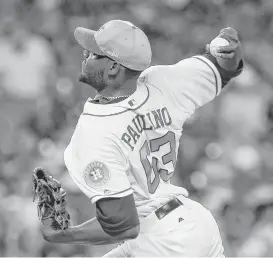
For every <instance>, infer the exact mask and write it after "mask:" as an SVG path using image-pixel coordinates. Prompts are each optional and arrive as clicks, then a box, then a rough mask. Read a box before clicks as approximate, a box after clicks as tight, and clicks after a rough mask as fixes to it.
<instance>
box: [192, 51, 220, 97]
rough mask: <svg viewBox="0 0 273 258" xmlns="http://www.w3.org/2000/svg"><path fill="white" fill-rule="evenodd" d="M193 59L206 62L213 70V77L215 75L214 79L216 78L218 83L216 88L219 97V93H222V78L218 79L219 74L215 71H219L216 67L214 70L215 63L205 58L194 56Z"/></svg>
mask: <svg viewBox="0 0 273 258" xmlns="http://www.w3.org/2000/svg"><path fill="white" fill-rule="evenodd" d="M193 58H196V59H198V60H200V61H202V62H204V63H205V64H207V66H208V67H209V68H210V69H211V70H212V72H213V75H214V78H215V82H216V85H215V86H216V96H218V95H219V93H220V91H221V87H220V85H221V77H218V76H217V74H216V71H215V69H216V70H217V68H216V67H215V69H214V65H213V63H212V62H211V61H210V60H208V59H207V58H205V57H201V56H193ZM218 73H219V72H218ZM218 78H219V79H218ZM219 82H220V83H219Z"/></svg>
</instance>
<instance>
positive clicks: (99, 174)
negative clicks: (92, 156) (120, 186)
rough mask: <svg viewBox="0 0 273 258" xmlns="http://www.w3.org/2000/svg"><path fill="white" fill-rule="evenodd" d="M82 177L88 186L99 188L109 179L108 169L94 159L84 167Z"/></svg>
mask: <svg viewBox="0 0 273 258" xmlns="http://www.w3.org/2000/svg"><path fill="white" fill-rule="evenodd" d="M83 177H84V180H85V182H86V184H88V185H89V186H90V187H93V188H100V187H102V186H103V185H104V184H106V183H107V182H108V181H109V179H110V171H109V169H108V168H107V166H106V165H105V164H103V163H102V162H99V161H94V162H92V163H90V164H89V165H88V166H87V167H86V169H85V170H84V172H83Z"/></svg>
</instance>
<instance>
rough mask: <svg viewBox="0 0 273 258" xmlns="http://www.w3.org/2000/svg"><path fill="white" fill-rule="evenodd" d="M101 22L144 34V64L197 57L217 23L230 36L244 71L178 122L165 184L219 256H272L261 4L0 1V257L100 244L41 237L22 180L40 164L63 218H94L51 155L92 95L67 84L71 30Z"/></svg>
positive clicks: (272, 151) (267, 33) (93, 250)
mask: <svg viewBox="0 0 273 258" xmlns="http://www.w3.org/2000/svg"><path fill="white" fill-rule="evenodd" d="M111 19H124V20H129V21H131V22H133V23H135V24H136V25H137V26H139V27H141V28H142V29H143V30H144V31H145V32H146V33H147V35H148V36H149V38H150V41H151V45H152V50H153V64H172V63H175V62H178V61H179V60H180V59H182V58H185V57H188V56H191V55H193V54H196V53H202V52H203V51H204V47H205V45H206V44H207V43H209V42H210V41H211V40H212V39H213V38H214V37H216V36H217V35H218V33H219V31H220V30H221V29H222V28H224V27H227V26H231V27H234V28H235V29H236V30H237V31H238V32H239V35H240V39H241V42H242V44H243V49H244V53H245V61H246V62H245V69H244V72H243V73H242V75H241V76H239V77H238V78H236V79H235V80H233V81H232V82H231V83H230V84H229V85H228V86H227V87H226V88H225V89H224V90H223V92H222V93H221V95H220V96H219V97H218V98H217V99H215V100H214V101H213V102H212V103H209V104H207V105H206V106H205V107H203V108H201V109H200V110H198V111H197V112H196V114H195V115H194V116H193V117H192V118H191V119H190V120H189V121H188V122H187V124H186V125H185V127H184V134H183V136H182V140H181V144H180V149H179V157H178V163H177V169H176V174H175V176H174V178H173V183H174V184H176V185H182V186H184V187H186V188H187V189H188V190H189V191H190V194H191V198H193V199H195V200H198V201H200V202H201V203H203V204H204V205H205V206H206V207H208V208H209V209H211V211H212V212H213V214H214V215H215V217H216V219H217V221H218V223H219V226H220V229H221V234H222V237H223V241H224V246H225V250H226V255H227V256H256V257H258V256H273V72H272V67H273V34H272V33H273V1H271V0H252V1H251V0H245V1H244V0H236V1H235V0H226V1H225V0H1V1H0V200H1V202H0V256H32V257H35V256H36V257H37V256H55V257H60V256H99V255H102V254H103V253H105V252H106V251H107V250H110V249H111V247H112V246H98V247H96V246H80V245H55V244H49V243H47V242H46V241H44V240H43V238H42V236H41V234H40V231H39V222H38V219H37V212H36V204H35V203H33V202H32V182H31V176H32V170H33V168H34V167H36V166H43V167H45V168H47V169H48V171H50V173H51V174H52V175H54V176H55V177H56V178H57V179H59V180H60V181H61V182H62V184H63V186H64V188H65V189H66V190H67V192H68V203H69V204H68V209H69V212H70V213H71V215H72V217H73V223H74V224H77V223H81V222H83V221H85V220H87V219H90V218H91V217H93V216H94V207H93V206H92V205H91V204H90V202H89V200H88V199H87V197H85V196H84V195H83V194H81V193H80V192H79V190H78V188H77V187H76V185H75V184H74V183H73V182H72V181H71V179H70V177H69V176H68V173H67V171H66V168H65V166H64V162H63V151H64V149H65V147H66V145H67V144H68V142H69V140H70V137H71V135H72V132H73V130H74V127H75V125H76V123H77V119H78V117H79V115H80V114H81V111H82V107H83V104H84V102H85V101H86V99H87V98H88V97H89V96H91V97H92V96H94V91H93V90H92V89H91V88H90V87H88V86H86V85H83V84H80V83H79V82H78V81H77V77H78V74H79V71H80V69H81V62H82V58H83V56H82V49H81V48H80V46H78V45H77V44H76V42H75V40H74V38H73V32H74V29H75V28H76V27H78V26H83V27H89V28H92V29H98V28H99V27H100V26H101V25H102V24H103V23H105V22H106V21H109V20H111ZM196 244H198V243H196Z"/></svg>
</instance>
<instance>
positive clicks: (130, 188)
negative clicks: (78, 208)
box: [69, 172, 132, 200]
mask: <svg viewBox="0 0 273 258" xmlns="http://www.w3.org/2000/svg"><path fill="white" fill-rule="evenodd" d="M69 174H70V176H71V177H72V178H73V179H74V180H75V181H76V182H77V183H78V184H79V185H81V186H82V187H84V188H85V189H86V190H88V191H90V188H88V187H86V186H85V185H83V184H82V183H81V182H80V181H79V180H78V179H77V178H76V177H74V176H73V175H72V174H71V173H70V172H69ZM94 190H96V189H94ZM128 190H132V187H129V188H127V189H125V190H122V191H120V192H117V193H113V194H107V195H99V194H97V195H94V196H93V197H91V198H90V200H92V199H93V198H95V197H98V196H105V197H107V196H113V195H116V194H120V193H124V192H127V191H128Z"/></svg>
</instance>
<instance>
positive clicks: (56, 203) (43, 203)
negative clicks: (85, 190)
mask: <svg viewBox="0 0 273 258" xmlns="http://www.w3.org/2000/svg"><path fill="white" fill-rule="evenodd" d="M32 183H33V201H35V198H36V197H37V200H38V204H37V210H38V218H39V220H40V221H41V222H42V223H44V222H45V221H46V220H49V219H50V221H51V225H50V226H51V228H52V229H56V230H57V229H62V230H64V229H66V228H68V227H69V224H70V215H69V214H68V212H67V211H66V201H65V195H66V191H65V190H64V189H63V188H62V187H61V183H60V182H59V181H57V180H56V179H54V178H53V177H52V176H50V175H48V174H47V172H46V171H45V169H43V168H35V169H34V171H33V176H32Z"/></svg>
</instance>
